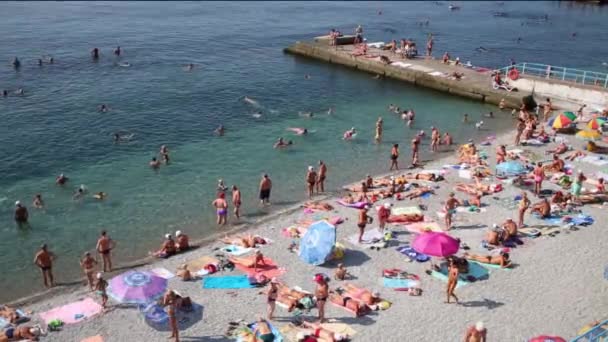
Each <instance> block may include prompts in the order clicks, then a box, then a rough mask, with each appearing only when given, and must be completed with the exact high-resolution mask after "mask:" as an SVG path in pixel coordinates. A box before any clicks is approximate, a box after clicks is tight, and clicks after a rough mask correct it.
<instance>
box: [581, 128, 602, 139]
mask: <svg viewBox="0 0 608 342" xmlns="http://www.w3.org/2000/svg"><path fill="white" fill-rule="evenodd" d="M576 137H577V138H578V139H581V140H599V139H601V138H602V134H601V133H600V132H598V131H588V130H585V131H579V132H578V133H576Z"/></svg>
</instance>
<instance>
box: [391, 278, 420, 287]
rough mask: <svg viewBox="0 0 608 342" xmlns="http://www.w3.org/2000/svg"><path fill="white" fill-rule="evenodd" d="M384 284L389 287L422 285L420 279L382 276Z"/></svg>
mask: <svg viewBox="0 0 608 342" xmlns="http://www.w3.org/2000/svg"><path fill="white" fill-rule="evenodd" d="M382 285H384V287H389V288H399V289H405V288H414V287H420V281H418V280H414V279H397V278H386V277H382Z"/></svg>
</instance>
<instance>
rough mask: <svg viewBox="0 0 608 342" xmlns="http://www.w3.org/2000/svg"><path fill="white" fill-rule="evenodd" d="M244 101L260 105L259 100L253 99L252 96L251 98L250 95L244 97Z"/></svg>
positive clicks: (256, 105)
mask: <svg viewBox="0 0 608 342" xmlns="http://www.w3.org/2000/svg"><path fill="white" fill-rule="evenodd" d="M243 101H245V102H247V103H249V104H250V105H252V106H255V107H259V106H260V104H259V103H258V101H256V100H254V99H252V98H250V97H248V96H245V97H244V98H243Z"/></svg>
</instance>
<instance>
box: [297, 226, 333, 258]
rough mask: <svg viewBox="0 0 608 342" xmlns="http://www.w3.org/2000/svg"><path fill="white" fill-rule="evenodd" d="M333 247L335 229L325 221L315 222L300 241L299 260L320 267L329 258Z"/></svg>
mask: <svg viewBox="0 0 608 342" xmlns="http://www.w3.org/2000/svg"><path fill="white" fill-rule="evenodd" d="M335 245H336V227H334V226H332V225H331V224H329V222H327V221H318V222H315V223H313V224H311V225H310V226H309V227H308V230H307V231H306V233H305V234H304V236H303V237H302V239H300V252H299V256H300V259H302V260H303V261H304V262H306V263H307V264H311V265H315V266H318V265H321V264H323V263H325V261H327V260H328V259H329V258H330V257H331V255H332V253H333V251H334V246H335Z"/></svg>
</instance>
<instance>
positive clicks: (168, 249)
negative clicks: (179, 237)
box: [153, 234, 177, 258]
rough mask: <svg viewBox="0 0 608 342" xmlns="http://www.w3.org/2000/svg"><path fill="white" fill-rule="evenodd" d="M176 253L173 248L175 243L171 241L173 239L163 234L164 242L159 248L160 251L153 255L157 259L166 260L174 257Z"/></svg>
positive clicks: (169, 235) (175, 249) (175, 248)
mask: <svg viewBox="0 0 608 342" xmlns="http://www.w3.org/2000/svg"><path fill="white" fill-rule="evenodd" d="M176 252H177V247H176V246H175V241H173V237H172V236H171V234H165V241H164V242H163V244H162V245H161V246H160V249H159V250H158V251H156V252H154V253H153V255H154V256H155V257H158V258H168V257H170V256H172V255H174V254H175V253H176Z"/></svg>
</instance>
